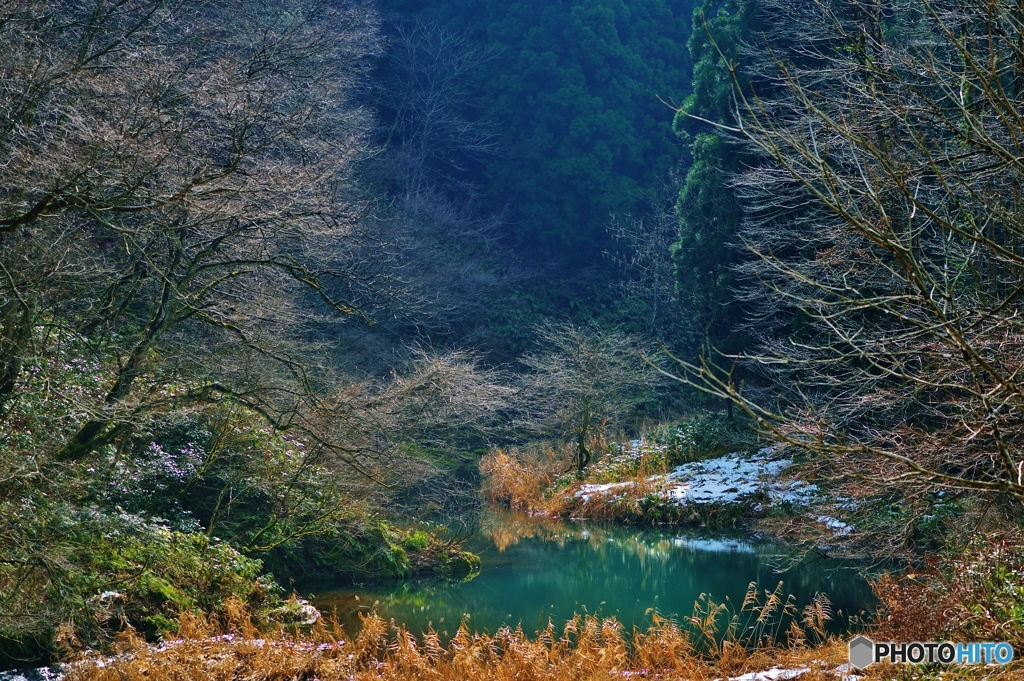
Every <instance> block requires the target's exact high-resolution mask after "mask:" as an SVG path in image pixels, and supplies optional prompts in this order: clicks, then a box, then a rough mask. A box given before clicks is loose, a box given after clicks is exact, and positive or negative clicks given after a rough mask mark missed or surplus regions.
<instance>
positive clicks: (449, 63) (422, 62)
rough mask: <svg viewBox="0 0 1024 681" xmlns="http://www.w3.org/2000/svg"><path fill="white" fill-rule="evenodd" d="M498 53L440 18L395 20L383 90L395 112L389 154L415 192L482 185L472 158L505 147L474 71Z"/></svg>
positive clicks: (383, 101)
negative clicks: (470, 174)
mask: <svg viewBox="0 0 1024 681" xmlns="http://www.w3.org/2000/svg"><path fill="white" fill-rule="evenodd" d="M496 56H497V53H496V52H495V51H494V50H493V49H492V48H489V47H484V48H481V47H478V46H476V45H474V44H473V42H472V41H471V40H470V38H469V36H467V35H465V34H462V33H455V32H453V31H449V30H447V29H445V28H443V27H441V26H439V25H438V24H435V23H423V22H420V21H416V22H407V21H400V22H397V23H396V24H395V26H394V34H393V36H392V38H391V40H390V41H389V45H388V49H387V51H386V53H385V59H384V66H383V69H382V71H383V74H384V75H385V76H386V77H385V78H384V79H382V81H381V83H380V86H379V88H378V93H377V98H378V101H379V103H380V106H381V108H382V109H383V113H384V116H385V117H386V120H387V127H386V134H387V141H388V154H387V156H386V158H387V159H388V164H389V165H390V166H391V167H392V168H393V174H394V175H395V176H396V177H397V178H398V180H399V182H400V184H401V189H402V192H403V194H404V196H405V197H406V198H407V199H408V198H410V197H413V196H415V195H416V194H418V193H419V192H420V191H423V190H425V189H429V188H431V187H437V186H445V187H447V188H450V189H454V188H458V189H460V190H462V191H465V192H467V193H469V194H471V195H472V194H474V193H475V189H474V187H473V184H472V181H471V180H468V179H467V177H466V172H467V170H468V169H469V164H470V163H472V162H474V161H475V162H480V161H482V160H484V159H486V158H488V157H490V156H493V155H494V154H495V153H496V151H497V149H498V147H497V143H496V141H495V138H494V135H493V134H492V133H490V132H489V131H488V127H489V121H488V120H487V118H486V117H485V116H484V115H483V114H482V113H481V111H480V107H479V102H478V97H477V95H476V94H475V93H474V87H473V82H472V78H473V75H474V73H475V72H476V71H477V70H478V69H480V68H481V67H482V66H484V65H485V64H486V63H487V62H489V61H490V60H492V59H494V58H495V57H496Z"/></svg>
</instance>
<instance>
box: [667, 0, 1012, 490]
mask: <svg viewBox="0 0 1024 681" xmlns="http://www.w3.org/2000/svg"><path fill="white" fill-rule="evenodd" d="M763 12H764V17H765V18H766V20H767V21H769V22H771V24H772V25H775V26H778V27H780V28H779V31H778V32H769V33H768V35H769V38H767V41H768V43H767V44H766V45H761V46H760V47H757V46H754V47H752V48H751V49H750V50H749V51H748V53H747V54H745V55H741V57H740V61H741V62H742V65H741V66H739V67H737V64H736V63H732V64H731V65H730V68H732V69H733V72H734V73H736V71H735V69H737V68H745V69H749V70H750V71H751V73H753V74H754V75H753V83H754V85H753V86H752V90H753V92H754V94H748V93H749V90H748V93H744V92H743V91H741V90H737V95H736V96H737V103H736V116H737V123H736V125H735V127H733V128H730V129H729V130H730V131H731V133H732V135H733V136H734V138H735V139H737V140H738V141H739V142H740V143H742V144H745V145H747V146H748V147H749V148H750V149H751V151H752V153H754V154H756V155H757V158H759V159H760V160H759V162H757V164H756V166H755V167H753V168H751V169H750V171H749V172H746V173H745V174H743V175H742V176H740V177H739V178H737V179H736V183H737V185H738V188H739V190H740V192H741V195H742V197H743V200H744V201H745V203H746V210H747V214H748V220H747V223H746V224H745V227H744V228H743V231H742V234H741V236H742V240H743V242H744V244H745V246H746V247H747V248H748V249H749V250H750V251H751V252H752V253H753V254H754V255H755V256H756V257H755V258H753V259H752V262H751V263H750V264H749V265H747V266H746V270H745V273H746V276H747V281H748V282H753V284H752V286H751V287H750V288H749V289H748V290H747V291H746V293H745V296H746V303H747V304H748V306H749V308H750V309H755V310H758V311H759V315H758V316H757V318H755V319H754V320H753V321H752V323H751V326H752V328H753V330H754V331H756V332H757V333H758V334H759V337H760V339H761V347H760V352H759V353H751V354H750V355H747V356H743V357H731V358H729V357H726V358H722V359H714V358H708V359H707V360H706V361H705V362H704V363H703V364H702V365H700V366H697V365H693V364H687V363H685V362H680V363H679V364H678V365H677V368H678V369H679V371H680V374H681V375H682V376H684V377H685V378H687V379H688V380H691V381H692V382H694V383H696V384H699V385H701V386H703V387H704V388H705V389H706V390H709V391H711V392H712V393H714V394H716V395H719V396H723V397H726V398H729V399H731V400H734V401H736V402H738V403H739V404H741V405H742V406H743V407H744V408H745V409H746V410H747V411H748V412H749V413H750V414H751V415H752V416H754V417H755V418H756V419H757V420H758V422H759V423H760V425H761V426H762V427H763V428H764V429H766V430H767V431H770V432H771V433H772V434H773V435H774V436H776V437H778V438H781V439H783V440H785V441H788V442H790V443H792V444H795V445H798V446H800V447H803V448H805V449H806V450H810V451H813V452H816V453H817V454H819V455H821V456H822V457H824V459H823V460H825V461H827V462H829V465H828V468H829V470H830V471H831V472H832V474H834V475H838V476H841V477H846V478H847V479H852V478H858V477H860V478H863V479H865V480H867V481H870V482H872V483H877V484H873V485H872V486H871V487H870V489H873V490H874V491H875V492H876V493H877V492H883V493H885V494H895V495H897V496H898V497H899V498H900V501H901V503H902V504H904V505H906V506H907V507H913V506H914V505H915V503H916V502H917V501H920V500H921V499H922V498H924V496H925V495H926V493H928V492H930V491H935V490H936V489H937V488H939V489H945V490H947V491H950V492H967V493H980V494H985V495H1003V496H1004V498H1006V497H1008V498H1015V499H1017V500H1024V482H1022V480H1024V478H1022V467H1024V458H1022V456H1021V453H1020V452H1021V446H1022V444H1024V441H1022V439H1021V438H1022V433H1024V430H1022V428H1021V425H1022V419H1024V392H1022V389H1024V383H1022V380H1021V369H1022V367H1024V364H1022V360H1024V335H1022V332H1024V320H1022V317H1021V298H1020V294H1021V291H1022V290H1024V268H1022V265H1024V250H1022V243H1024V241H1022V237H1024V231H1022V225H1024V222H1022V220H1021V215H1022V213H1021V211H1022V207H1021V206H1022V199H1024V194H1022V189H1021V187H1022V180H1024V164H1022V163H1021V159H1022V158H1024V154H1022V150H1024V22H1022V15H1021V13H1020V8H1019V7H1018V6H1017V5H1016V4H1015V3H1011V2H1004V1H1002V0H995V1H994V2H987V3H972V2H960V1H958V0H937V1H931V0H900V1H898V2H894V3H880V2H867V3H864V2H846V1H845V0H814V1H810V2H801V3H784V2H774V1H771V0H770V1H768V2H765V3H763ZM776 35H777V36H779V38H778V40H774V39H773V38H772V36H776ZM732 57H733V55H728V56H723V58H730V59H731V58H732ZM759 95H760V96H759ZM735 362H739V363H741V364H746V365H748V366H753V367H754V368H755V370H759V371H760V374H761V376H762V377H763V379H764V380H763V381H761V382H760V383H759V384H758V385H754V384H749V383H748V385H746V386H742V385H739V384H738V383H737V382H736V381H733V380H732V378H731V376H732V374H731V368H730V367H732V366H733V364H734V363H735Z"/></svg>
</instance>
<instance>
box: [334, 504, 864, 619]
mask: <svg viewBox="0 0 1024 681" xmlns="http://www.w3.org/2000/svg"><path fill="white" fill-rule="evenodd" d="M480 529H481V532H480V539H479V542H478V545H476V546H473V547H471V548H472V549H474V550H476V551H477V552H478V553H480V556H481V558H482V560H483V568H482V570H481V572H480V574H479V575H478V576H477V577H476V578H475V579H473V580H471V581H469V582H465V583H456V584H451V583H444V582H437V581H407V582H401V583H398V584H394V585H391V586H389V587H385V588H380V587H377V588H369V589H363V590H341V591H333V592H325V593H322V594H319V595H317V596H316V598H315V599H314V603H315V604H316V605H318V607H321V608H322V609H326V610H328V611H329V610H331V609H332V608H336V609H337V613H338V616H339V618H340V619H341V620H342V621H343V622H344V623H346V624H347V626H349V627H351V628H352V629H353V630H354V629H355V628H356V627H357V624H358V619H357V615H356V613H357V612H358V611H360V610H362V611H367V610H369V609H370V607H373V606H374V604H375V603H376V604H377V605H376V607H377V610H378V612H379V613H380V614H381V615H382V616H384V617H386V618H394V619H395V620H396V622H399V623H402V624H405V625H406V626H407V627H408V628H409V629H410V630H412V631H414V632H417V633H419V632H422V631H425V630H426V629H427V627H428V626H433V627H434V628H435V629H437V630H438V631H439V632H441V633H442V635H443V634H444V632H446V631H447V632H448V634H454V632H455V630H456V629H457V628H458V626H459V623H460V622H461V621H462V619H463V618H464V617H467V616H469V618H470V619H469V622H468V624H469V626H470V628H471V629H473V630H475V631H488V632H494V631H495V630H496V629H498V628H499V627H501V626H503V625H509V626H516V625H517V624H520V623H521V624H522V626H523V628H524V629H525V630H527V631H534V630H536V629H538V628H542V627H544V626H546V625H547V623H548V620H549V619H550V620H552V621H553V622H554V623H555V625H556V626H558V627H560V626H561V625H562V623H563V622H564V621H565V620H566V619H568V618H570V617H572V615H573V614H574V613H577V612H590V613H597V614H600V615H602V616H611V615H614V616H615V617H617V618H618V619H619V620H620V621H621V622H623V623H624V624H625V625H626V627H627V628H629V627H632V626H634V625H635V626H639V627H643V626H644V625H645V621H649V613H650V610H651V609H652V608H654V609H657V611H658V612H659V613H661V614H662V615H666V616H672V617H676V618H679V617H687V616H689V615H690V614H691V613H692V612H693V608H694V602H695V601H696V600H697V599H698V598H699V597H700V595H701V594H710V595H711V596H713V597H714V598H715V600H717V601H720V602H721V601H726V600H728V601H729V602H730V603H731V604H732V607H734V609H737V610H738V609H739V607H740V605H741V604H742V602H743V597H744V594H745V593H746V590H747V586H748V584H749V583H750V582H752V581H755V582H757V584H758V586H759V588H761V589H769V590H770V589H774V588H775V587H776V585H777V584H778V583H779V581H783V582H784V583H785V586H784V592H785V593H786V594H792V595H793V596H794V598H795V600H796V603H797V605H798V607H800V606H803V605H805V604H807V603H810V602H811V600H812V599H813V597H814V595H815V593H817V592H825V593H827V594H828V595H829V597H830V598H831V599H832V603H833V608H834V610H836V611H837V617H836V620H835V622H834V623H833V625H832V628H833V629H834V630H836V631H839V630H841V629H844V628H846V626H847V624H848V619H847V618H848V615H849V614H850V613H854V614H856V613H858V612H861V611H862V610H864V609H865V608H866V607H867V606H868V604H869V603H870V600H871V595H870V590H869V588H868V586H867V584H866V582H865V581H864V579H863V578H862V577H861V576H860V575H859V574H858V573H857V572H856V571H854V570H850V569H839V567H840V566H838V565H837V564H834V563H828V562H825V561H818V562H815V563H813V564H804V565H799V566H796V567H793V568H790V569H788V570H786V571H784V572H782V573H780V572H778V571H777V569H776V567H775V566H777V565H779V563H780V562H781V558H782V556H781V555H780V553H779V550H778V548H777V547H775V546H773V545H771V544H760V543H758V544H754V543H750V542H746V541H743V540H739V539H733V538H714V537H712V538H708V537H696V536H688V535H686V534H683V533H682V532H679V531H675V530H671V529H662V530H658V529H653V530H645V529H635V528H621V527H602V526H594V525H583V524H574V523H561V522H558V521H555V520H552V519H548V518H543V517H540V518H538V517H535V516H525V515H521V514H511V513H501V512H491V513H489V514H487V515H485V517H484V518H483V519H482V520H481V527H480ZM839 611H841V613H840V612H839Z"/></svg>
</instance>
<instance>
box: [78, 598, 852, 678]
mask: <svg viewBox="0 0 1024 681" xmlns="http://www.w3.org/2000/svg"><path fill="white" fill-rule="evenodd" d="M780 593H781V592H780V591H779V590H776V591H774V592H767V593H765V594H759V593H758V592H757V590H756V588H755V587H754V586H753V585H751V588H750V590H749V591H748V596H747V600H746V601H745V602H744V605H743V608H742V610H741V612H740V613H737V614H735V615H733V616H731V617H729V616H728V613H726V612H725V608H724V606H722V605H721V604H717V603H715V602H714V601H712V600H711V599H710V598H708V597H706V596H702V597H701V599H700V600H699V601H698V602H697V603H696V604H695V608H694V613H693V615H692V616H691V617H690V618H687V619H686V620H684V621H683V623H682V624H681V623H679V622H676V621H674V620H671V619H666V618H663V617H660V616H659V615H658V614H657V613H653V612H652V613H651V624H650V625H649V626H648V627H647V628H646V629H644V630H637V629H634V630H633V631H631V632H628V631H625V630H624V628H623V626H622V625H621V624H620V623H619V622H618V621H617V620H615V619H614V618H608V619H601V618H598V617H596V616H593V615H582V616H581V615H576V616H575V617H573V618H572V619H571V620H569V621H568V622H567V623H566V624H565V625H564V626H563V627H562V628H561V629H560V630H559V629H556V627H555V626H554V624H553V623H551V622H549V624H548V626H547V627H546V628H544V629H542V630H540V631H538V632H536V634H535V635H533V636H530V635H527V634H526V633H525V632H524V631H523V630H522V628H521V627H517V628H510V627H503V628H501V629H499V630H498V631H497V632H494V633H493V634H486V633H473V632H471V631H470V629H469V627H468V625H467V623H466V622H465V621H464V622H463V623H462V625H461V626H460V628H459V630H458V632H457V633H456V634H455V636H454V637H453V638H452V639H451V641H450V642H448V643H447V644H444V643H442V640H441V638H440V636H439V635H438V633H437V632H435V631H428V632H427V633H426V634H424V635H423V636H422V637H416V636H414V635H413V634H412V633H411V632H409V631H408V630H406V629H404V628H402V627H400V626H397V625H395V623H394V622H391V623H388V622H385V621H384V620H383V619H382V618H381V617H379V616H378V615H377V614H375V613H370V614H368V615H363V616H361V619H362V628H361V631H360V633H359V634H358V636H356V637H355V639H348V637H347V636H346V635H345V633H344V631H343V630H342V629H341V627H340V626H338V625H337V624H336V623H334V622H327V621H322V620H321V621H319V622H317V623H316V624H315V625H313V626H312V628H307V629H299V628H296V627H280V626H279V627H277V628H276V629H274V630H273V631H271V632H269V633H268V632H263V631H260V630H259V629H258V628H257V627H255V626H254V625H253V623H252V620H251V618H250V617H249V615H248V612H247V611H246V610H245V607H244V605H243V604H242V603H241V602H240V601H236V602H234V603H233V604H231V607H229V608H227V610H226V612H225V614H224V615H222V616H221V617H217V618H213V617H201V616H197V615H195V614H192V613H184V614H182V616H181V618H180V622H179V624H178V627H177V630H178V637H177V638H175V639H173V640H169V641H167V642H165V643H163V644H162V645H160V646H153V645H149V644H147V643H146V642H145V639H144V638H142V637H140V636H139V635H137V634H136V633H135V632H133V631H131V630H128V631H126V632H125V633H124V634H123V635H122V637H121V639H120V641H119V644H118V650H117V655H116V657H114V658H107V659H102V660H101V659H98V658H93V659H84V660H82V661H79V662H77V663H74V664H72V665H71V669H70V672H69V674H68V675H67V681H115V680H116V681H123V680H126V679H142V678H145V679H150V680H152V681H163V680H164V679H167V680H171V679H174V680H177V679H183V678H187V679H193V680H195V681H206V680H207V679H209V680H211V681H212V680H214V679H216V680H218V681H221V680H225V679H293V680H295V681H300V680H302V681H313V680H314V679H317V680H319V681H332V680H334V679H338V680H340V679H353V680H361V679H437V680H439V681H446V680H449V679H450V680H453V681H454V680H456V679H458V680H459V681H462V680H464V679H494V680H498V681H501V680H506V679H508V680H510V679H533V680H535V681H547V680H552V681H554V680H555V679H557V680H559V681H563V680H564V681H572V680H576V679H595V678H614V677H618V678H623V677H632V676H640V677H643V678H687V679H698V680H699V679H705V678H720V677H721V676H723V675H735V674H738V673H742V672H744V671H747V670H752V669H755V670H756V669H763V668H765V667H768V666H772V665H780V664H782V665H801V664H804V663H805V662H806V661H808V660H809V659H810V658H811V657H812V656H813V657H814V659H816V660H818V661H822V660H823V661H824V665H819V666H818V667H815V668H813V669H812V670H811V674H812V675H811V676H808V677H805V678H808V679H813V678H815V677H817V678H831V677H830V676H828V675H827V674H826V673H825V672H826V668H834V666H835V664H838V662H836V660H835V659H832V658H838V653H837V652H836V646H837V645H838V644H837V642H836V641H835V640H833V639H826V638H825V635H824V631H825V629H824V627H825V621H826V620H827V619H828V617H829V607H828V602H827V600H826V599H823V598H819V599H818V600H817V601H816V602H815V604H813V605H812V606H809V607H808V608H806V609H805V610H804V612H803V613H802V614H799V613H795V612H794V610H793V608H792V604H791V603H783V602H782V599H781V596H780ZM783 615H786V617H783ZM793 615H798V616H796V617H793ZM809 641H812V642H817V643H818V644H819V646H818V647H817V648H809V647H808V642H809ZM782 643H785V646H783V645H780V644H782Z"/></svg>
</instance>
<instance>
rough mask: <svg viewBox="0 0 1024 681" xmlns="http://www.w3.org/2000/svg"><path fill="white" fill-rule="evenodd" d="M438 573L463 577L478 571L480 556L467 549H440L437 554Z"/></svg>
mask: <svg viewBox="0 0 1024 681" xmlns="http://www.w3.org/2000/svg"><path fill="white" fill-rule="evenodd" d="M437 559H438V565H437V572H438V574H441V575H444V576H445V577H452V578H456V579H464V578H466V577H470V576H475V575H476V574H477V573H478V572H480V556H478V555H476V554H475V553H470V552H469V551H441V552H439V553H438V554H437Z"/></svg>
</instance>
